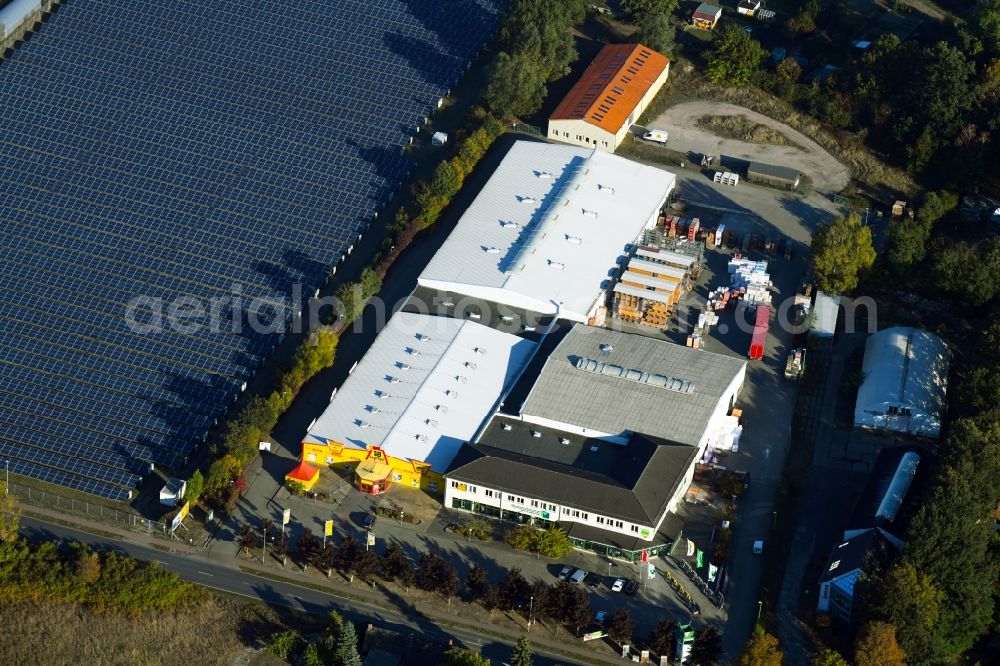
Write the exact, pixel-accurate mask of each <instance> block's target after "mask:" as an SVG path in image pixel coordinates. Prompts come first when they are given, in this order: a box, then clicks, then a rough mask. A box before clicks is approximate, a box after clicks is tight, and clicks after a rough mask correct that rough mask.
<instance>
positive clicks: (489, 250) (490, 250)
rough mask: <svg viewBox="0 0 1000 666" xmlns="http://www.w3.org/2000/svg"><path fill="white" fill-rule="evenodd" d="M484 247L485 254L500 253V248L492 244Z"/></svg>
mask: <svg viewBox="0 0 1000 666" xmlns="http://www.w3.org/2000/svg"><path fill="white" fill-rule="evenodd" d="M484 249H485V250H486V253H487V254H500V248H498V247H493V246H492V245H491V246H490V247H487V248H484Z"/></svg>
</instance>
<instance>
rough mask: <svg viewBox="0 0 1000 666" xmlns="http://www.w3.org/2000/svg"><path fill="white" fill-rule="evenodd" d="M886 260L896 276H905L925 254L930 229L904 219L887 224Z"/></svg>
mask: <svg viewBox="0 0 1000 666" xmlns="http://www.w3.org/2000/svg"><path fill="white" fill-rule="evenodd" d="M885 235H886V259H887V260H888V262H889V268H891V269H892V271H893V272H894V273H895V274H896V275H900V276H902V275H906V274H907V273H908V272H909V271H910V269H911V268H912V267H913V266H914V265H915V264H918V263H920V262H921V261H923V259H924V256H925V255H926V254H927V240H928V239H929V238H930V227H928V226H926V225H924V224H921V223H920V222H919V221H916V220H910V219H907V218H905V217H902V218H897V219H895V220H892V221H890V222H889V226H888V228H887V229H886V233H885Z"/></svg>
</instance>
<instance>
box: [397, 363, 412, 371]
mask: <svg viewBox="0 0 1000 666" xmlns="http://www.w3.org/2000/svg"><path fill="white" fill-rule="evenodd" d="M396 367H397V368H399V369H400V370H403V371H404V372H405V371H406V370H409V369H410V364H409V363H402V362H400V363H397V364H396Z"/></svg>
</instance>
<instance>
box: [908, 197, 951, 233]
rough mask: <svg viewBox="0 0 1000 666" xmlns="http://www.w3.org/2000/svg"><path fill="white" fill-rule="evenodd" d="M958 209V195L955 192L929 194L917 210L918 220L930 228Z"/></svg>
mask: <svg viewBox="0 0 1000 666" xmlns="http://www.w3.org/2000/svg"><path fill="white" fill-rule="evenodd" d="M956 208H958V195H957V194H955V193H954V192H948V191H945V190H940V191H938V192H928V193H927V196H925V197H924V201H923V203H922V204H921V206H920V208H919V209H918V210H917V220H918V221H919V222H920V223H921V224H924V225H926V226H927V227H928V228H929V227H931V226H933V225H934V224H936V223H937V221H938V220H940V219H941V218H942V217H944V216H945V215H947V214H948V213H951V212H952V211H954V210H955V209H956Z"/></svg>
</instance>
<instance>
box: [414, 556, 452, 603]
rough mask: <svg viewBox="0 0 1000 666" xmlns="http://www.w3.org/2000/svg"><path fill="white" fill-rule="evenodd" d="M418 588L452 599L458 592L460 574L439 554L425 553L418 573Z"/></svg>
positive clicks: (421, 557)
mask: <svg viewBox="0 0 1000 666" xmlns="http://www.w3.org/2000/svg"><path fill="white" fill-rule="evenodd" d="M416 582H417V587H419V588H420V589H421V590H426V591H428V592H437V593H439V594H441V595H443V596H445V597H448V598H449V600H450V598H451V597H452V596H453V595H454V594H455V592H457V591H458V574H457V573H455V568H454V567H453V566H451V563H449V562H448V561H447V560H446V559H444V558H443V557H441V556H440V555H438V554H437V553H424V554H422V555H421V556H420V565H419V567H418V568H417V573H416Z"/></svg>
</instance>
